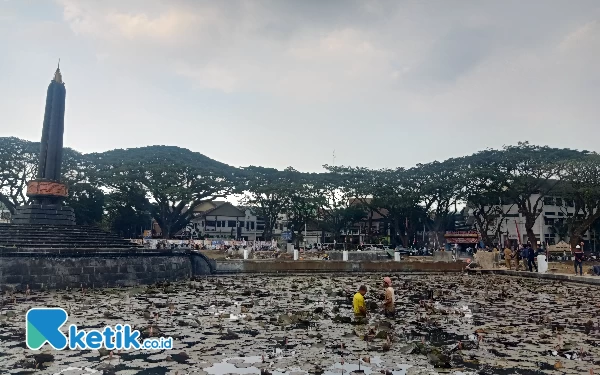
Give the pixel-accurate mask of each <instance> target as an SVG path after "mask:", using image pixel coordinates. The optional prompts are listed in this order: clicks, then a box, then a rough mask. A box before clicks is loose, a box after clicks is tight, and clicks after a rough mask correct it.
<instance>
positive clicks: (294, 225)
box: [285, 173, 325, 246]
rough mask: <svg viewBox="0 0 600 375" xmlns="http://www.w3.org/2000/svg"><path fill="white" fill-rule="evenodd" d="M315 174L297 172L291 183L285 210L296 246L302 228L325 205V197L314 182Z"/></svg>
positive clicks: (317, 215) (317, 214)
mask: <svg viewBox="0 0 600 375" xmlns="http://www.w3.org/2000/svg"><path fill="white" fill-rule="evenodd" d="M316 178H318V177H317V176H316V175H310V174H300V173H298V174H297V175H296V176H295V178H294V179H293V180H292V183H291V186H290V187H291V193H290V196H289V200H288V204H287V207H286V210H285V213H286V216H287V221H288V224H289V227H290V228H291V230H292V241H295V242H296V246H300V242H301V241H302V240H304V232H303V231H304V229H305V228H306V227H307V226H308V224H309V222H314V221H315V220H317V218H318V217H319V210H320V209H321V208H322V207H323V206H324V205H325V197H324V196H323V195H322V194H321V192H320V191H319V188H318V185H317V184H315V182H314V181H315V179H316Z"/></svg>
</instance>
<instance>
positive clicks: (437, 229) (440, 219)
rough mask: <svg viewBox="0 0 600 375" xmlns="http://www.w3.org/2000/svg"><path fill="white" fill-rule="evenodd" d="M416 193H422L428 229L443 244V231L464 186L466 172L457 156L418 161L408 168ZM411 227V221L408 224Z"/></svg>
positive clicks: (448, 223) (450, 219)
mask: <svg viewBox="0 0 600 375" xmlns="http://www.w3.org/2000/svg"><path fill="white" fill-rule="evenodd" d="M408 175H409V178H410V179H411V180H412V185H413V186H414V187H415V188H414V189H413V191H414V193H416V195H420V196H421V205H422V206H423V209H424V210H425V212H426V213H427V214H428V216H429V219H430V220H426V221H425V223H430V226H429V227H430V228H429V229H430V232H433V234H434V235H435V236H436V238H437V241H436V242H437V243H440V244H441V243H443V233H444V232H445V231H446V229H447V228H448V226H450V225H451V221H453V219H454V212H456V205H457V202H458V201H459V200H460V199H461V197H462V196H461V192H462V190H463V187H464V186H465V182H466V180H465V175H464V170H463V168H462V163H461V161H460V159H448V160H446V161H444V162H441V163H440V162H437V161H434V162H432V163H427V164H418V165H417V166H416V167H414V168H411V169H410V170H409V171H408ZM409 228H410V223H409Z"/></svg>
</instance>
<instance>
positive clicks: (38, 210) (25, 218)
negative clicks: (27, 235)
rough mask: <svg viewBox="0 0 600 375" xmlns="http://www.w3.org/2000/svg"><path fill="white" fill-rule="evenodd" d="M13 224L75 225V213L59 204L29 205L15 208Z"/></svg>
mask: <svg viewBox="0 0 600 375" xmlns="http://www.w3.org/2000/svg"><path fill="white" fill-rule="evenodd" d="M12 222H13V224H39V225H75V212H74V211H73V209H72V208H71V207H67V206H62V205H60V204H29V205H25V206H20V207H17V209H16V211H15V214H14V215H13V216H12Z"/></svg>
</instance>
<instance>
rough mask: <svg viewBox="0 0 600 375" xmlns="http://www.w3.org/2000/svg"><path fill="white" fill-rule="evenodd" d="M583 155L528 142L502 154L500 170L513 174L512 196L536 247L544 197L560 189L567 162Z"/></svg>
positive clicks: (510, 178)
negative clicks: (535, 227) (561, 177)
mask: <svg viewBox="0 0 600 375" xmlns="http://www.w3.org/2000/svg"><path fill="white" fill-rule="evenodd" d="M582 155H583V153H582V152H579V151H576V150H571V149H560V148H552V147H548V146H534V145H531V144H529V143H528V142H520V143H519V144H518V145H516V146H506V147H504V148H503V150H502V152H499V153H498V157H499V158H501V160H500V162H499V163H498V167H499V173H504V174H508V175H509V176H510V177H509V179H508V181H507V185H508V186H509V188H510V190H509V191H510V193H511V199H513V200H514V202H515V204H516V205H517V207H518V209H519V212H520V213H521V215H522V216H523V217H524V218H525V232H526V233H527V238H528V240H529V242H530V243H531V245H532V246H533V247H534V248H535V249H537V243H536V241H535V238H536V237H535V234H534V232H533V228H534V225H535V222H536V220H537V218H538V217H539V215H540V214H541V213H542V212H543V207H544V197H546V196H548V195H549V194H551V193H552V191H553V190H554V189H555V188H556V185H557V184H558V182H559V180H558V177H559V173H560V171H562V170H563V168H564V164H565V163H566V162H568V161H570V160H572V159H575V158H579V157H581V156H582ZM541 240H542V241H543V239H541Z"/></svg>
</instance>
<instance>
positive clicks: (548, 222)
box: [544, 217, 554, 225]
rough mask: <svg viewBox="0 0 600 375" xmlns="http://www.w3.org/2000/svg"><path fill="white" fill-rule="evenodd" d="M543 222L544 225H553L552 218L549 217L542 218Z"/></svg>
mask: <svg viewBox="0 0 600 375" xmlns="http://www.w3.org/2000/svg"><path fill="white" fill-rule="evenodd" d="M544 224H546V225H554V219H553V218H551V217H545V218H544Z"/></svg>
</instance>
